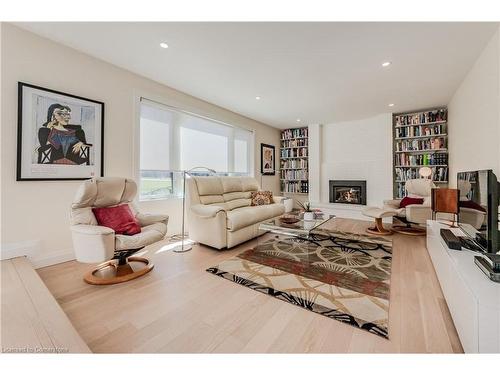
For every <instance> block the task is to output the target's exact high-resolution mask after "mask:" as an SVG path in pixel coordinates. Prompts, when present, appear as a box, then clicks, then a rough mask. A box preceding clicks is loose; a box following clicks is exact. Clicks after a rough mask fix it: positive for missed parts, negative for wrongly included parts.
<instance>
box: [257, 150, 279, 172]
mask: <svg viewBox="0 0 500 375" xmlns="http://www.w3.org/2000/svg"><path fill="white" fill-rule="evenodd" d="M260 173H262V174H263V175H273V176H274V174H275V173H276V166H275V154H274V146H273V145H266V144H265V143H261V144H260Z"/></svg>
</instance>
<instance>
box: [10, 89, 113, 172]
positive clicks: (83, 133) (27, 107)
mask: <svg viewBox="0 0 500 375" xmlns="http://www.w3.org/2000/svg"><path fill="white" fill-rule="evenodd" d="M17 122H18V124H17V168H16V180H17V181H53V180H86V179H89V178H92V177H95V176H101V177H102V176H103V175H104V157H103V156H104V103H103V102H100V101H97V100H93V99H88V98H84V97H82V96H77V95H72V94H68V93H65V92H61V91H56V90H52V89H48V88H45V87H41V86H35V85H32V84H28V83H24V82H18V119H17Z"/></svg>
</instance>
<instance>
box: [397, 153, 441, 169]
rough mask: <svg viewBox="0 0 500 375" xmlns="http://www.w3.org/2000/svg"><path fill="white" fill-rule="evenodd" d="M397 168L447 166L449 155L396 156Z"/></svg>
mask: <svg viewBox="0 0 500 375" xmlns="http://www.w3.org/2000/svg"><path fill="white" fill-rule="evenodd" d="M394 163H395V166H396V167H397V166H423V165H446V164H448V154H447V153H432V154H418V155H408V154H396V155H394Z"/></svg>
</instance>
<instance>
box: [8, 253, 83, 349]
mask: <svg viewBox="0 0 500 375" xmlns="http://www.w3.org/2000/svg"><path fill="white" fill-rule="evenodd" d="M1 274H2V278H1V280H2V288H1V301H2V304H1V306H2V308H1V311H2V319H1V343H0V346H1V350H2V352H5V353H16V352H20V353H61V352H62V353H67V352H69V353H89V352H90V350H89V348H88V346H87V345H86V344H85V342H84V341H83V340H82V339H81V337H80V335H79V334H78V332H77V331H76V330H75V329H74V328H73V326H72V324H71V322H70V321H69V320H68V318H67V316H66V314H64V312H63V311H62V310H61V307H60V306H59V305H58V303H57V302H56V301H55V299H54V297H53V296H52V294H51V293H50V292H49V290H48V289H47V287H46V286H45V285H44V283H43V282H42V280H41V279H40V277H38V275H37V273H36V272H35V270H34V269H33V267H32V266H31V264H30V262H29V261H28V260H27V259H26V258H24V257H21V258H14V259H9V260H2V261H1Z"/></svg>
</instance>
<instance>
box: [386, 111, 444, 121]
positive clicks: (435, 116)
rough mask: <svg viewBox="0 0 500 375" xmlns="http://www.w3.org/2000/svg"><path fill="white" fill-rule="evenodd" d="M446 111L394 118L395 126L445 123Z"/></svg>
mask: <svg viewBox="0 0 500 375" xmlns="http://www.w3.org/2000/svg"><path fill="white" fill-rule="evenodd" d="M446 117H447V113H446V109H439V110H434V111H428V112H420V113H416V114H411V115H400V116H396V125H418V124H425V123H428V122H437V121H446Z"/></svg>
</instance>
